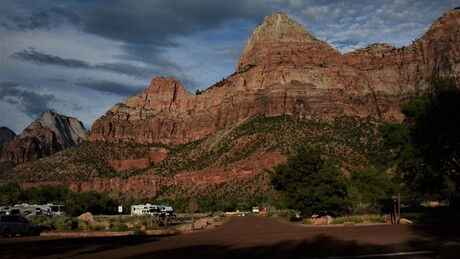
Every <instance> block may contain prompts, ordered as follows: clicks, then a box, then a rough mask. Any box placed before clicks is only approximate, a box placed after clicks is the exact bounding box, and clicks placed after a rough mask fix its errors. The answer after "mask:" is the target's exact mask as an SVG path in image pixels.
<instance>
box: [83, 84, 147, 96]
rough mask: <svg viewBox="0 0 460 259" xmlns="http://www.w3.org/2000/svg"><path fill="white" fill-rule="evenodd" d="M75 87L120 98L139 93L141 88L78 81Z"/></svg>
mask: <svg viewBox="0 0 460 259" xmlns="http://www.w3.org/2000/svg"><path fill="white" fill-rule="evenodd" d="M76 85H78V86H80V87H83V88H86V89H91V90H94V91H98V92H104V93H109V94H116V95H120V96H131V95H134V94H137V93H139V92H140V91H141V89H142V87H132V86H128V85H124V84H120V83H117V82H110V81H93V80H80V81H78V82H77V83H76Z"/></svg>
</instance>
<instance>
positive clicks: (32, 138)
mask: <svg viewBox="0 0 460 259" xmlns="http://www.w3.org/2000/svg"><path fill="white" fill-rule="evenodd" d="M87 137H88V133H87V131H86V130H85V128H84V126H83V124H82V123H81V122H80V121H79V120H77V119H75V118H72V117H67V116H63V115H59V114H57V113H54V112H52V111H46V112H44V113H43V114H42V115H41V116H40V117H39V118H38V119H36V120H35V121H34V122H32V123H31V124H30V125H29V126H27V128H26V129H24V130H23V131H22V132H21V134H19V135H18V136H15V137H14V139H12V140H11V141H10V142H9V144H8V146H7V147H5V151H4V152H3V153H2V156H1V157H0V162H11V163H13V164H14V165H18V164H22V163H25V162H28V161H34V160H37V159H39V158H42V157H46V156H49V155H51V154H54V153H56V152H58V151H61V150H63V149H66V148H69V147H72V146H75V145H77V144H80V143H81V142H83V141H85V140H86V139H87Z"/></svg>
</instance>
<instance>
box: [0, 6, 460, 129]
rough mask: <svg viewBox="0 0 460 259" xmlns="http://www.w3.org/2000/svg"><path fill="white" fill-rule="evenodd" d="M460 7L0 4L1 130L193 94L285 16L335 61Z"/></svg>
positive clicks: (405, 35)
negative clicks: (52, 116) (170, 91)
mask: <svg viewBox="0 0 460 259" xmlns="http://www.w3.org/2000/svg"><path fill="white" fill-rule="evenodd" d="M458 6H460V4H459V1H458V0H436V1H433V0H413V1H411V0H379V1H371V0H345V1H333V0H320V1H313V0H304V1H302V0H265V1H262V0H228V1H227V0H59V1H56V0H0V126H6V127H8V128H10V129H12V130H13V131H14V132H16V133H17V134H19V133H20V132H21V131H22V130H23V129H24V128H25V127H27V126H28V125H29V124H30V123H31V122H32V121H33V120H35V119H36V118H37V117H38V116H40V114H41V113H42V112H44V111H46V110H50V109H51V110H53V111H55V112H57V113H59V114H62V115H66V116H70V117H75V118H77V119H79V120H81V121H82V122H83V124H84V125H85V127H86V129H87V130H89V129H90V127H91V125H92V123H93V122H94V121H95V120H96V119H97V118H99V117H100V116H102V115H103V114H104V113H105V112H106V111H107V110H109V109H110V108H111V107H112V106H113V105H115V104H116V103H118V102H121V101H123V100H124V99H126V98H128V97H129V96H132V95H135V94H138V93H140V92H141V91H142V89H144V88H146V87H148V86H149V84H150V81H151V80H152V79H153V78H154V77H156V76H167V77H175V78H177V79H179V80H180V82H181V83H182V85H183V86H184V87H185V88H186V89H187V90H188V91H189V92H192V93H195V91H196V90H204V89H206V88H208V87H209V86H211V85H212V84H214V83H215V82H217V81H220V80H221V79H222V78H225V77H227V76H229V75H230V74H232V73H233V72H234V71H235V67H236V64H237V61H238V58H239V56H240V54H241V53H242V51H243V49H244V45H245V43H246V40H247V39H248V38H249V36H250V35H251V34H252V31H253V30H254V29H255V28H256V27H257V26H258V25H259V24H260V23H261V22H262V21H263V18H264V17H265V16H266V15H268V14H270V13H274V12H284V13H286V14H287V15H288V16H289V17H291V18H292V19H294V20H296V21H297V22H299V23H301V24H302V25H304V26H305V27H306V29H307V31H308V32H310V33H311V34H312V35H314V36H315V37H316V38H318V39H320V40H322V41H325V42H327V43H329V44H330V45H331V46H332V47H333V48H335V49H337V50H339V51H340V52H342V53H346V52H350V51H353V50H355V49H357V48H362V47H366V46H368V45H370V44H372V43H375V42H380V43H388V44H391V45H393V46H395V47H402V46H407V45H409V44H411V42H412V41H414V40H416V39H418V38H420V37H422V36H423V34H424V33H425V32H426V31H427V30H428V28H429V27H430V25H431V24H432V23H433V22H434V21H435V20H436V19H438V18H439V17H441V16H442V15H443V14H444V13H445V12H447V11H449V10H451V9H453V8H455V7H458Z"/></svg>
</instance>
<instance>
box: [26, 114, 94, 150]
mask: <svg viewBox="0 0 460 259" xmlns="http://www.w3.org/2000/svg"><path fill="white" fill-rule="evenodd" d="M40 128H48V129H49V130H51V131H52V132H54V134H56V138H57V139H58V140H59V142H61V144H62V145H63V146H64V147H72V146H75V145H77V144H80V143H81V142H83V141H85V140H86V139H87V137H88V132H87V131H86V129H85V127H84V126H83V124H82V123H81V122H80V121H79V120H77V119H76V118H72V117H67V116H63V115H60V114H57V113H55V112H53V111H51V110H49V111H45V112H44V113H42V115H41V116H40V117H38V118H37V119H36V120H35V121H33V122H32V123H31V124H30V125H29V126H28V127H27V128H26V130H24V131H23V132H22V133H21V137H23V136H29V134H30V132H33V130H34V129H40Z"/></svg>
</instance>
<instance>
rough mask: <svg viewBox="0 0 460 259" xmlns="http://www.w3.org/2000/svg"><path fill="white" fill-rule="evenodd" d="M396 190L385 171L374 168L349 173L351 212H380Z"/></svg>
mask: <svg viewBox="0 0 460 259" xmlns="http://www.w3.org/2000/svg"><path fill="white" fill-rule="evenodd" d="M395 192H396V187H395V186H394V184H393V183H392V181H391V179H390V177H388V175H386V173H385V171H382V170H379V169H376V168H367V169H361V170H356V171H353V172H351V173H350V185H349V187H348V198H349V199H350V205H351V211H352V212H353V213H358V214H360V213H361V214H362V213H381V212H382V209H383V208H384V206H385V205H386V203H388V201H389V200H390V197H391V195H394V194H395Z"/></svg>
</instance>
